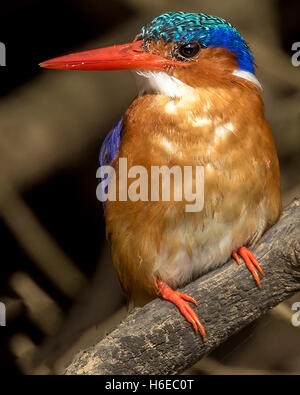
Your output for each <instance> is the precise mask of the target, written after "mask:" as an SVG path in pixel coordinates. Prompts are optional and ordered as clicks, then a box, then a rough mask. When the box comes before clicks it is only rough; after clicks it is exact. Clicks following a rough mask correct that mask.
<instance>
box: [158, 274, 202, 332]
mask: <svg viewBox="0 0 300 395" xmlns="http://www.w3.org/2000/svg"><path fill="white" fill-rule="evenodd" d="M157 288H158V291H159V293H160V295H161V297H162V298H163V299H165V300H169V301H170V302H172V303H174V304H175V306H177V307H178V308H179V310H180V311H181V314H182V315H183V316H184V317H185V318H186V320H187V321H188V322H190V323H191V324H192V325H193V327H194V329H195V332H196V333H198V330H199V329H200V332H201V333H202V336H203V337H204V338H205V336H206V334H205V329H204V327H203V326H202V324H201V322H200V321H199V318H198V317H197V314H196V313H195V312H194V310H193V309H192V308H191V306H190V305H189V304H188V303H187V302H192V303H194V304H195V305H196V306H198V303H197V302H196V301H195V299H193V298H192V297H191V296H189V295H187V294H184V293H182V292H178V291H174V290H173V289H172V288H170V287H169V286H168V285H167V284H166V283H164V282H163V281H162V280H160V279H157Z"/></svg>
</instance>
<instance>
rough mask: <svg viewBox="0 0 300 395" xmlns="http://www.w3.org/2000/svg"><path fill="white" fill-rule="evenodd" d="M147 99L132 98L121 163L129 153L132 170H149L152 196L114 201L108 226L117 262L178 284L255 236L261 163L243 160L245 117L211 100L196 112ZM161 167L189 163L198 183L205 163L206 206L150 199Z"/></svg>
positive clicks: (166, 101) (174, 103) (167, 101)
mask: <svg viewBox="0 0 300 395" xmlns="http://www.w3.org/2000/svg"><path fill="white" fill-rule="evenodd" d="M142 100H143V106H142V105H137V103H134V104H133V105H132V106H131V108H130V109H129V110H130V111H128V113H127V117H126V120H125V133H124V136H123V139H122V145H121V149H120V152H119V155H118V157H117V160H118V159H119V158H126V159H127V165H128V169H130V168H131V167H134V166H140V167H143V168H144V169H146V172H147V173H148V186H149V188H148V196H147V199H146V200H144V201H141V200H139V201H134V202H133V201H130V199H128V200H127V201H124V202H109V203H108V205H107V218H106V220H107V227H108V232H109V233H111V234H112V241H113V248H114V250H115V254H114V253H113V258H114V260H115V262H117V266H118V265H119V266H120V265H122V262H128V263H127V265H128V266H130V267H131V269H130V270H131V272H134V273H135V275H138V274H137V273H139V272H140V271H141V270H142V274H143V276H144V278H147V276H148V275H149V276H151V275H153V274H154V273H155V274H157V275H159V276H160V277H161V278H162V279H163V280H165V281H167V282H168V284H170V285H173V286H178V285H180V284H184V283H186V282H187V281H189V280H191V279H192V278H194V277H195V276H198V275H199V274H201V273H203V272H205V271H207V270H209V269H212V268H213V267H216V266H218V265H220V264H222V263H224V262H225V261H226V260H227V259H228V258H229V257H230V254H231V252H232V251H233V250H234V249H235V248H237V247H239V246H240V245H242V244H243V243H245V242H247V241H248V240H249V239H250V238H251V236H252V235H253V233H254V232H255V230H256V229H257V227H258V222H259V210H257V209H256V208H257V207H258V206H259V202H260V199H261V189H262V188H261V185H258V184H257V182H256V178H259V174H258V172H259V169H260V163H259V161H257V157H255V158H254V159H255V163H256V164H255V167H253V163H254V162H252V161H248V162H247V161H245V160H244V159H245V152H244V151H243V149H241V139H242V134H243V135H245V131H247V128H248V127H247V120H246V119H245V120H241V121H239V120H238V119H237V118H234V117H230V115H228V116H225V115H224V114H221V112H216V113H213V112H212V111H210V108H209V107H210V105H209V103H207V102H204V103H203V105H202V106H201V110H199V108H198V110H195V108H194V107H193V105H192V104H191V103H189V105H185V104H184V103H181V102H180V101H176V100H170V99H165V98H164V97H161V98H160V99H157V100H160V103H159V105H158V103H156V104H153V101H152V100H150V99H149V98H147V97H146V98H143V99H142ZM140 104H141V103H140ZM244 144H248V147H247V148H248V149H249V145H250V148H251V139H247V138H246V139H245V138H244ZM117 160H116V162H115V166H116V170H117V172H116V173H117V174H118V163H117ZM161 166H166V167H168V168H169V169H170V168H172V166H178V167H180V168H181V169H182V174H183V173H184V168H185V167H191V168H192V172H191V174H192V177H191V178H190V182H191V183H192V184H193V185H194V184H195V177H196V167H197V166H200V167H203V169H204V179H203V190H201V191H198V192H199V193H203V200H204V203H203V207H202V209H201V211H199V212H187V211H186V201H184V199H183V200H182V201H174V199H173V198H172V194H171V199H170V201H161V200H158V201H157V200H155V201H153V200H151V196H152V193H151V191H152V187H153V186H152V185H151V183H150V180H151V176H150V175H151V171H152V169H153V167H161ZM117 178H118V176H117ZM173 180H174V182H175V178H174V179H173ZM255 183H256V185H255ZM160 185H161V184H160ZM171 185H172V183H171ZM182 185H184V180H183V183H182ZM171 192H172V191H171ZM173 192H174V191H173ZM183 192H184V191H183ZM160 196H161V194H160ZM184 196H185V195H184V193H183V197H184ZM249 207H255V209H254V210H252V209H249ZM147 273H148V274H147ZM141 279H142V278H141Z"/></svg>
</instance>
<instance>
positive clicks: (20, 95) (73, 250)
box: [0, 0, 300, 374]
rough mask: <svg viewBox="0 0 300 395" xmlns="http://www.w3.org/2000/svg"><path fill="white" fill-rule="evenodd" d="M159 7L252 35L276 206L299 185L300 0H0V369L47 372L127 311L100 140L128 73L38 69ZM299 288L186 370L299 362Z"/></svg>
mask: <svg viewBox="0 0 300 395" xmlns="http://www.w3.org/2000/svg"><path fill="white" fill-rule="evenodd" d="M167 11H190V12H205V13H208V14H212V15H217V16H220V17H223V18H226V19H228V20H229V21H230V22H231V23H232V24H233V25H235V26H236V27H237V28H238V29H239V31H240V32H241V33H242V35H243V36H244V37H245V38H246V40H247V41H248V42H249V44H250V46H251V48H252V50H253V52H254V55H255V56H256V63H257V66H258V70H257V71H258V78H259V79H260V81H261V82H262V84H263V86H264V93H263V95H264V100H265V105H266V114H267V118H268V120H269V121H270V124H271V127H272V129H273V133H274V137H275V140H276V145H277V149H278V154H279V158H280V165H281V183H282V194H283V200H284V203H285V204H287V203H288V202H290V201H291V200H292V198H293V197H295V196H299V195H300V178H299V164H300V157H299V152H300V133H299V132H300V130H299V129H300V106H299V101H300V67H298V68H296V67H293V66H292V63H291V56H292V51H291V46H292V44H293V43H294V42H300V24H299V15H300V4H299V1H298V0H285V1H283V0H264V1H263V2H262V1H259V0H253V1H251V2H249V1H246V0H230V1H226V2H220V1H217V0H209V1H208V0H195V1H192V0H186V1H184V2H183V1H179V0H172V1H171V0H165V1H153V0H152V1H148V0H128V1H126V0H110V1H102V2H101V1H97V0H86V1H84V0H60V1H58V0H51V1H48V0H43V1H37V0H36V1H35V0H28V1H22V0H20V1H11V2H7V3H6V4H5V5H2V8H1V24H0V41H1V42H2V43H4V44H5V46H6V67H0V77H1V84H0V183H1V187H0V190H1V195H0V197H1V200H0V202H1V205H0V216H1V221H0V232H1V252H2V253H1V257H2V259H1V271H0V301H2V302H5V304H6V308H7V325H6V327H0V350H1V352H0V371H1V373H2V374H3V373H4V372H7V373H11V374H28V373H34V374H38V373H46V374H47V373H56V372H59V370H60V369H61V368H62V366H63V365H64V363H65V362H66V361H67V360H68V359H70V358H71V357H72V356H73V355H74V353H75V352H76V351H77V350H79V349H81V348H83V347H85V346H87V345H89V344H92V343H93V342H95V341H96V340H97V339H99V338H100V337H101V336H103V335H104V334H105V332H106V331H107V330H109V328H112V327H113V326H114V325H115V324H116V323H117V322H118V321H119V320H120V319H121V318H122V317H123V316H124V314H125V309H124V298H123V296H122V293H121V291H120V287H119V284H118V282H117V279H116V277H115V274H114V272H113V269H112V266H111V263H110V256H109V250H108V247H107V244H106V242H105V226H104V219H103V213H102V207H101V204H100V203H99V202H98V201H97V199H96V195H95V190H96V186H97V180H96V177H95V174H96V170H97V167H98V154H99V149H100V146H101V142H102V140H103V138H104V136H105V134H106V133H107V132H108V131H109V130H110V127H111V125H112V124H113V123H114V122H116V121H117V120H118V119H119V118H120V116H121V114H122V113H123V112H124V110H125V109H126V107H127V106H128V104H129V103H130V101H131V100H132V98H133V97H134V95H135V94H136V93H137V88H136V84H135V80H134V78H133V76H132V75H131V73H130V72H126V71H123V72H119V71H118V72H103V73H101V72H62V71H54V70H53V71H52V70H41V69H40V68H39V67H38V63H39V62H41V61H43V60H45V59H48V58H51V57H54V56H59V55H61V54H64V53H68V52H74V51H77V50H82V49H86V48H97V47H101V46H105V45H112V44H117V43H124V42H128V41H131V40H132V39H133V38H134V36H135V35H136V33H137V32H138V31H139V29H140V27H141V26H142V25H143V24H145V23H147V22H148V21H150V20H151V19H152V18H153V17H155V16H157V15H159V14H161V13H163V12H167ZM299 300H300V296H299V295H296V296H295V297H294V298H293V300H290V301H287V302H285V303H284V304H282V305H280V306H279V307H278V308H276V309H275V310H274V311H273V312H272V313H269V314H267V315H266V316H265V317H264V318H262V319H260V320H259V321H258V322H256V323H255V324H253V325H251V327H248V328H246V329H245V330H243V331H242V332H241V333H240V334H238V335H236V336H234V337H233V338H232V339H231V340H230V341H229V342H227V343H226V344H224V345H223V346H222V347H220V348H219V349H218V350H216V351H215V352H214V353H213V355H211V356H210V357H209V358H207V359H204V360H203V361H201V362H200V363H199V364H198V365H197V366H195V367H194V368H193V369H191V371H193V372H197V373H253V372H259V373H266V372H282V373H298V374H299V372H300V352H299V350H300V336H299V335H300V329H299V328H300V327H297V328H296V327H293V326H292V325H291V323H290V314H291V309H290V306H291V304H292V302H293V301H299Z"/></svg>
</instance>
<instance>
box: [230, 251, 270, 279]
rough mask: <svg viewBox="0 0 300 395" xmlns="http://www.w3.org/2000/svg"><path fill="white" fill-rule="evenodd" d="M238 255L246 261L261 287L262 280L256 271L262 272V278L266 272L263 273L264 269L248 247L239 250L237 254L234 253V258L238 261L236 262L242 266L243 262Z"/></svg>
mask: <svg viewBox="0 0 300 395" xmlns="http://www.w3.org/2000/svg"><path fill="white" fill-rule="evenodd" d="M238 255H240V256H241V257H242V258H243V259H244V261H245V264H246V266H247V268H248V269H249V270H250V272H251V273H252V274H253V277H254V278H255V280H256V282H257V285H258V286H260V278H259V276H258V273H257V271H256V269H257V270H258V271H259V272H260V274H261V275H262V276H263V275H264V272H263V270H262V268H261V267H260V265H259V263H258V261H257V259H256V258H255V256H254V255H253V254H252V252H251V251H249V250H248V249H247V248H246V247H241V248H239V249H238V250H237V251H236V252H233V253H232V257H233V258H234V259H235V260H236V262H237V263H238V264H239V265H240V264H241V261H240V259H239V257H238Z"/></svg>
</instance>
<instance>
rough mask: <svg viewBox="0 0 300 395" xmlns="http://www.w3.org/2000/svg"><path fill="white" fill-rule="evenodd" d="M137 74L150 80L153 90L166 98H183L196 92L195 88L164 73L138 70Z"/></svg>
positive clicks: (149, 83) (149, 84)
mask: <svg viewBox="0 0 300 395" xmlns="http://www.w3.org/2000/svg"><path fill="white" fill-rule="evenodd" d="M137 74H138V75H140V76H142V77H144V78H146V79H147V80H148V86H149V87H150V88H151V89H152V90H154V91H155V92H158V93H160V94H162V95H165V96H169V97H172V98H175V97H179V98H181V97H184V96H187V95H191V94H193V92H194V88H192V87H191V86H189V85H186V84H185V83H184V82H182V81H180V80H179V79H178V78H175V77H173V76H171V75H169V74H167V73H165V72H163V71H147V70H138V71H137ZM146 90H147V87H146Z"/></svg>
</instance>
